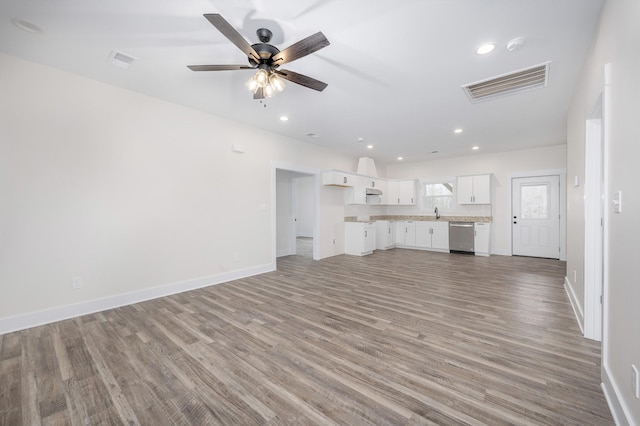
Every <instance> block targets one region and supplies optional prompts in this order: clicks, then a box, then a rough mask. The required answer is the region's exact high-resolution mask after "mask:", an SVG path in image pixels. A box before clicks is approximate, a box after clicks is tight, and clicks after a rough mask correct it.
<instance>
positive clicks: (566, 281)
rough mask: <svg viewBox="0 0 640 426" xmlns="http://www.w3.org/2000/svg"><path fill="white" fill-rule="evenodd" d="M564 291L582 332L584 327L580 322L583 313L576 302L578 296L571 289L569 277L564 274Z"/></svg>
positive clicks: (581, 321)
mask: <svg viewBox="0 0 640 426" xmlns="http://www.w3.org/2000/svg"><path fill="white" fill-rule="evenodd" d="M564 291H566V292H567V296H568V297H569V303H571V307H572V308H573V313H574V315H575V316H576V320H577V321H578V326H579V327H580V332H581V333H582V334H584V327H583V326H582V324H583V323H584V313H583V312H582V308H581V307H580V303H578V298H577V297H576V292H575V291H574V290H573V286H572V285H571V281H569V278H568V277H566V276H565V277H564Z"/></svg>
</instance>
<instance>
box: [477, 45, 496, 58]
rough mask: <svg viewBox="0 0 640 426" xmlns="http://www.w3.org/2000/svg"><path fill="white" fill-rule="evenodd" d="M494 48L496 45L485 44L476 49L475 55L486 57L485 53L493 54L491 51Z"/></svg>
mask: <svg viewBox="0 0 640 426" xmlns="http://www.w3.org/2000/svg"><path fill="white" fill-rule="evenodd" d="M495 48H496V45H495V44H494V43H485V44H483V45H482V46H480V47H478V50H476V53H477V54H478V55H486V54H487V53H491V52H493V49H495Z"/></svg>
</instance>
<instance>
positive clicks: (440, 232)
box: [416, 221, 449, 251]
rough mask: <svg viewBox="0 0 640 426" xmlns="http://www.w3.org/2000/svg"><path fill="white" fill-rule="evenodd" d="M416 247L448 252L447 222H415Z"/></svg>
mask: <svg viewBox="0 0 640 426" xmlns="http://www.w3.org/2000/svg"><path fill="white" fill-rule="evenodd" d="M416 247H419V248H426V249H433V250H443V251H448V250H449V222H434V221H420V222H416Z"/></svg>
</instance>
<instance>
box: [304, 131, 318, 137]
mask: <svg viewBox="0 0 640 426" xmlns="http://www.w3.org/2000/svg"><path fill="white" fill-rule="evenodd" d="M305 135H306V136H309V137H310V138H319V137H320V135H318V134H317V133H313V132H309V133H305Z"/></svg>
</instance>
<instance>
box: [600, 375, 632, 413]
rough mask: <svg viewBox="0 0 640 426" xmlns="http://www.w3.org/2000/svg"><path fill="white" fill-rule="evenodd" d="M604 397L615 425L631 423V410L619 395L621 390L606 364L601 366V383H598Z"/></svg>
mask: <svg viewBox="0 0 640 426" xmlns="http://www.w3.org/2000/svg"><path fill="white" fill-rule="evenodd" d="M600 387H601V388H602V392H603V393H604V397H605V399H606V400H607V404H608V405H609V410H610V411H611V416H612V417H613V421H614V422H615V424H616V425H632V424H634V423H632V422H631V420H632V419H633V417H632V416H631V410H629V407H627V404H625V402H624V399H623V398H621V397H620V395H622V392H621V391H620V386H618V384H617V383H616V381H615V379H614V378H613V375H612V374H611V373H610V372H609V369H608V368H607V366H606V365H603V366H602V383H601V384H600Z"/></svg>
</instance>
